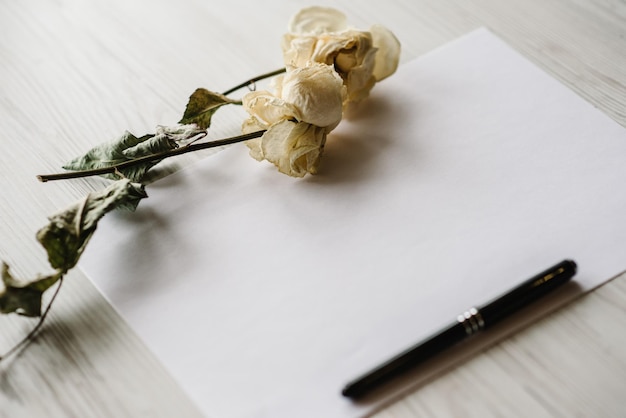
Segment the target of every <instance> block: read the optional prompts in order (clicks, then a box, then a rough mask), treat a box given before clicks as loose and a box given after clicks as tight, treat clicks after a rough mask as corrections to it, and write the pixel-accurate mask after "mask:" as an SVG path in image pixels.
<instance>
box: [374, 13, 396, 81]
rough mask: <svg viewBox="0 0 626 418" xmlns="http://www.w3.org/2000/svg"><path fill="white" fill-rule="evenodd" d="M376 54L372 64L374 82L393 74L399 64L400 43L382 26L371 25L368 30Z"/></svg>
mask: <svg viewBox="0 0 626 418" xmlns="http://www.w3.org/2000/svg"><path fill="white" fill-rule="evenodd" d="M370 32H371V34H372V39H373V41H374V47H375V48H376V49H377V50H378V51H377V52H376V62H375V63H374V71H373V74H374V77H375V78H376V81H380V80H383V79H385V78H387V77H389V76H390V75H391V74H393V73H395V72H396V70H397V69H398V64H399V63H400V41H399V40H398V38H396V36H395V35H394V34H393V32H391V31H390V30H389V29H387V28H386V27H384V26H381V25H373V26H372V27H371V28H370Z"/></svg>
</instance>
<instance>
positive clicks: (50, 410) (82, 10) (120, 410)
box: [0, 0, 626, 418]
mask: <svg viewBox="0 0 626 418" xmlns="http://www.w3.org/2000/svg"><path fill="white" fill-rule="evenodd" d="M308 4H309V3H308V2H304V1H291V2H287V1H283V2H281V1H278V0H272V1H264V2H252V1H236V0H229V1H224V2H218V1H208V0H204V1H200V0H177V1H169V2H168V1H165V0H160V1H156V0H155V1H148V0H138V1H132V0H107V1H104V0H102V1H100V0H94V1H81V0H56V1H45V0H24V1H9V0H5V1H2V2H0V123H1V124H0V127H1V135H2V136H1V139H0V141H1V142H0V144H1V146H2V150H1V152H0V174H1V175H0V186H1V188H0V217H1V220H2V222H0V259H2V260H4V261H6V262H8V263H9V264H10V265H11V266H12V270H13V272H14V273H15V274H16V275H19V276H21V277H29V276H32V275H34V274H36V273H38V272H44V271H45V269H46V266H47V263H46V261H45V254H44V252H43V250H42V249H41V248H40V247H39V245H38V244H37V242H36V241H35V238H34V234H35V231H36V230H37V229H39V228H40V227H41V226H43V225H44V224H45V223H46V216H47V215H49V214H51V213H53V212H54V211H56V210H57V209H60V208H62V207H64V206H65V205H67V204H68V203H70V202H72V201H74V200H75V199H77V198H79V197H81V196H83V195H84V194H85V193H86V192H88V191H90V190H94V189H98V188H100V187H101V186H102V185H103V181H102V180H98V179H90V180H76V181H65V182H55V183H48V184H42V183H38V182H37V181H36V179H35V175H36V174H39V173H50V172H56V171H58V170H59V166H60V165H61V164H62V163H63V162H65V161H66V160H68V159H69V158H71V157H74V156H75V155H78V154H80V153H81V152H83V151H85V150H86V149H88V148H90V147H91V146H92V145H94V144H96V143H99V142H101V141H103V140H106V139H110V138H113V137H115V136H116V135H118V134H120V133H121V132H123V130H125V129H130V130H131V131H133V132H135V133H137V134H143V133H146V132H148V131H151V130H152V129H153V127H154V126H155V125H157V124H168V123H174V122H176V121H177V120H178V117H179V115H180V114H181V112H182V110H183V109H184V105H185V103H186V100H187V97H188V95H189V94H190V93H191V92H192V91H193V90H194V89H195V88H196V87H200V86H202V87H207V88H210V89H215V90H224V89H226V88H228V87H230V86H232V85H235V84H238V83H239V82H241V81H243V80H245V79H247V78H249V77H251V76H254V75H257V74H259V73H262V72H265V71H269V70H273V69H275V68H278V67H280V66H281V55H280V49H279V38H280V36H281V35H282V33H283V31H284V30H285V27H286V24H287V21H288V19H289V17H290V16H291V15H292V14H293V13H294V12H295V11H297V10H298V9H299V8H300V7H302V6H305V5H308ZM318 4H332V5H334V6H335V7H338V8H340V9H342V10H343V11H344V12H346V14H347V15H348V16H349V18H350V20H351V22H352V23H353V24H354V25H355V26H357V27H361V28H367V27H369V25H370V24H372V23H381V24H384V25H385V26H387V27H389V28H391V29H392V30H393V31H394V32H395V33H396V35H397V36H398V37H399V39H400V40H401V42H402V44H403V57H402V61H403V62H406V61H408V60H410V59H412V58H414V57H417V56H419V55H420V54H423V53H425V52H427V51H429V50H432V49H433V48H435V47H437V46H439V45H442V44H444V43H446V42H447V41H450V40H452V39H454V38H456V37H458V36H460V35H462V34H465V33H467V32H469V31H471V30H472V29H474V28H477V27H479V26H487V27H488V28H490V29H491V30H492V31H493V32H495V33H496V34H498V35H499V36H500V37H501V38H503V39H504V40H505V41H507V42H508V43H509V44H510V45H511V46H512V47H513V48H515V49H516V50H518V51H519V52H521V53H522V54H523V55H525V56H526V57H528V58H529V59H530V60H531V61H533V62H534V63H536V64H537V65H538V66H540V67H541V68H542V69H544V70H545V71H547V72H548V73H549V74H551V75H553V76H554V77H555V78H557V79H558V80H560V81H561V82H563V83H564V84H565V85H567V86H568V87H569V88H571V89H572V90H574V91H575V92H576V93H578V94H579V95H580V96H582V97H583V98H584V99H585V100H588V101H589V102H591V103H592V104H593V105H595V106H596V107H598V108H599V109H601V110H602V111H603V112H605V113H606V114H607V115H609V116H610V117H611V118H613V119H614V120H616V121H617V122H618V123H620V124H621V125H623V126H626V3H625V2H624V1H623V0H525V1H523V2H518V1H513V0H507V1H503V0H500V1H498V0H467V1H461V0H450V1H445V2H442V1H435V0H433V1H427V0H385V1H384V2H383V1H362V2H349V1H346V0H335V1H332V2H330V1H320V2H318ZM214 124H215V126H216V129H215V130H214V134H212V135H215V136H220V135H230V134H235V133H237V129H238V122H237V121H236V120H235V118H234V117H229V116H225V117H224V118H223V119H219V117H218V118H216V119H215V122H214ZM625 132H626V131H625ZM624 139H625V140H626V135H625V138H624ZM203 156H206V153H204V154H202V155H193V156H186V157H181V158H178V159H176V160H175V161H171V162H168V163H167V168H166V169H165V170H164V171H163V170H162V172H161V174H165V173H167V172H169V171H171V170H174V169H176V168H177V167H180V166H183V165H185V164H188V163H189V162H191V161H193V160H195V159H197V158H201V157H203ZM625 160H626V156H625ZM625 259H626V257H625ZM112 262H114V260H112ZM625 313H626V277H618V278H616V279H614V280H613V281H611V282H609V283H608V284H606V285H604V286H602V287H601V288H599V289H597V290H595V291H594V292H592V293H590V294H588V295H586V296H583V297H581V298H580V299H579V300H577V301H575V302H574V303H572V304H570V305H568V306H567V307H565V308H564V309H561V310H560V311H558V312H557V313H555V314H554V315H552V316H550V317H549V318H546V319H544V320H543V321H541V322H540V323H537V324H535V325H534V326H532V327H530V328H528V329H526V330H524V331H523V332H521V333H519V334H517V335H515V336H514V337H511V338H509V339H507V340H505V341H503V342H502V343H500V344H498V345H497V346H495V347H493V348H492V349H490V350H488V351H486V352H485V353H483V354H481V355H479V356H477V357H475V358H473V359H472V360H470V361H468V362H466V363H464V364H462V365H461V366H459V367H457V368H455V369H454V370H449V371H447V372H446V373H443V374H442V375H441V376H439V377H438V378H437V379H435V380H433V381H432V382H430V383H429V384H427V385H425V386H423V387H422V388H419V389H418V390H417V391H415V393H413V394H410V395H408V396H406V397H405V398H403V399H400V400H398V402H396V403H395V404H394V405H391V406H389V407H388V408H386V409H385V410H383V411H379V412H378V413H377V417H379V418H392V417H393V418H408V417H422V416H423V417H430V416H444V417H445V416H475V417H489V416H525V417H528V416H533V417H539V416H557V417H558V416H564V417H569V416H581V417H587V416H598V417H620V416H626V396H625V394H626V315H625ZM33 325H34V321H33V320H29V319H25V318H22V317H17V316H14V315H4V316H2V317H0V330H1V332H0V352H4V351H6V349H8V348H9V347H10V346H11V345H12V344H14V343H15V342H17V341H18V340H19V339H20V338H21V336H23V335H24V334H25V333H26V332H28V330H29V329H30V328H31V327H32V326H33ZM181 355H185V347H181ZM91 416H94V417H138V416H146V417H174V416H176V417H194V416H200V414H199V412H198V411H197V410H196V408H195V407H194V405H193V404H191V402H190V401H189V400H188V399H187V397H186V395H185V394H184V393H182V391H181V390H180V389H179V387H178V386H177V384H176V382H174V381H173V379H172V378H171V377H170V376H169V375H168V374H167V373H166V371H165V370H164V369H163V367H162V366H161V365H160V364H159V363H158V362H157V361H156V360H155V358H154V357H153V355H152V354H151V353H150V352H149V351H148V350H147V349H146V347H145V346H144V345H143V344H142V343H141V342H140V341H139V340H138V338H137V337H136V336H135V335H134V334H133V333H132V331H131V330H130V329H129V328H128V327H127V326H126V325H125V324H124V322H123V321H122V320H121V319H120V318H119V316H118V315H117V314H116V313H115V312H114V311H113V309H112V308H111V307H110V306H109V305H108V304H107V302H106V301H105V300H104V298H103V297H102V296H100V294H99V293H98V292H97V290H96V289H94V287H93V286H92V285H91V283H90V282H89V281H88V280H87V279H86V278H85V277H84V275H83V274H82V273H81V272H80V271H73V272H72V273H71V274H70V275H69V276H68V277H67V280H66V282H65V285H64V288H63V289H62V292H61V294H60V297H59V299H58V301H57V303H56V305H55V306H54V308H53V311H52V313H51V315H50V317H49V320H48V321H47V322H46V324H45V326H44V328H43V329H42V332H41V333H40V334H39V336H38V337H37V338H36V339H35V341H34V342H33V343H32V344H31V345H30V346H28V348H27V349H26V350H23V351H22V352H20V354H19V355H18V356H15V357H13V358H11V359H9V360H8V361H5V362H1V363H0V417H2V418H4V417H7V418H9V417H10V418H14V417H91Z"/></svg>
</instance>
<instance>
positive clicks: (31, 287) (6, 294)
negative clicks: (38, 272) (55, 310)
mask: <svg viewBox="0 0 626 418" xmlns="http://www.w3.org/2000/svg"><path fill="white" fill-rule="evenodd" d="M61 277H63V273H62V272H60V271H57V272H56V273H55V274H51V275H49V276H44V277H38V278H37V279H35V280H33V281H32V282H29V283H20V282H19V281H18V280H16V279H15V278H14V277H13V276H12V275H11V272H10V271H9V266H8V265H7V264H6V263H2V283H0V312H2V313H12V312H15V313H18V314H20V315H25V316H41V296H42V295H43V292H45V291H46V290H47V289H48V288H49V287H50V286H52V285H53V284H54V283H56V282H57V281H58V280H59V279H60V278H61Z"/></svg>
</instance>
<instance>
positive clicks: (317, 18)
mask: <svg viewBox="0 0 626 418" xmlns="http://www.w3.org/2000/svg"><path fill="white" fill-rule="evenodd" d="M347 27H348V20H347V19H346V15H344V14H343V13H341V12H340V11H339V10H336V9H332V8H329V7H320V6H313V7H307V8H304V9H302V10H300V11H299V12H298V13H296V14H295V15H294V16H293V17H292V18H291V20H290V21H289V26H288V29H289V32H291V33H298V34H301V35H305V34H306V35H315V34H320V33H325V32H339V31H342V30H344V29H346V28H347Z"/></svg>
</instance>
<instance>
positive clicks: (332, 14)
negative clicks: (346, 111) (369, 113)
mask: <svg viewBox="0 0 626 418" xmlns="http://www.w3.org/2000/svg"><path fill="white" fill-rule="evenodd" d="M282 48H283V55H284V60H285V65H286V66H287V67H304V66H306V65H308V63H309V62H319V63H323V64H328V65H332V66H333V67H334V68H335V70H336V71H337V72H338V73H339V75H340V76H341V78H342V79H343V80H344V83H345V85H346V87H347V93H348V94H347V97H346V100H347V103H349V102H358V101H360V100H362V99H364V98H366V97H367V96H368V95H369V91H370V90H371V88H372V87H373V86H374V84H375V83H376V82H377V81H380V80H383V79H384V78H386V77H388V76H390V75H391V74H393V73H394V72H395V71H396V69H397V67H398V62H399V59H400V43H399V41H398V39H397V38H396V37H395V36H394V35H393V33H392V32H391V31H389V30H388V29H386V28H384V27H383V26H380V25H374V26H372V27H371V28H370V30H369V31H359V30H355V29H351V28H349V27H348V25H347V21H346V16H345V15H344V14H343V13H341V12H340V11H338V10H335V9H332V8H324V7H310V8H306V9H303V10H301V11H300V12H298V13H297V14H296V15H295V16H294V17H293V18H292V20H291V22H290V24H289V33H288V34H286V35H284V37H283V40H282ZM347 103H346V104H347Z"/></svg>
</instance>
